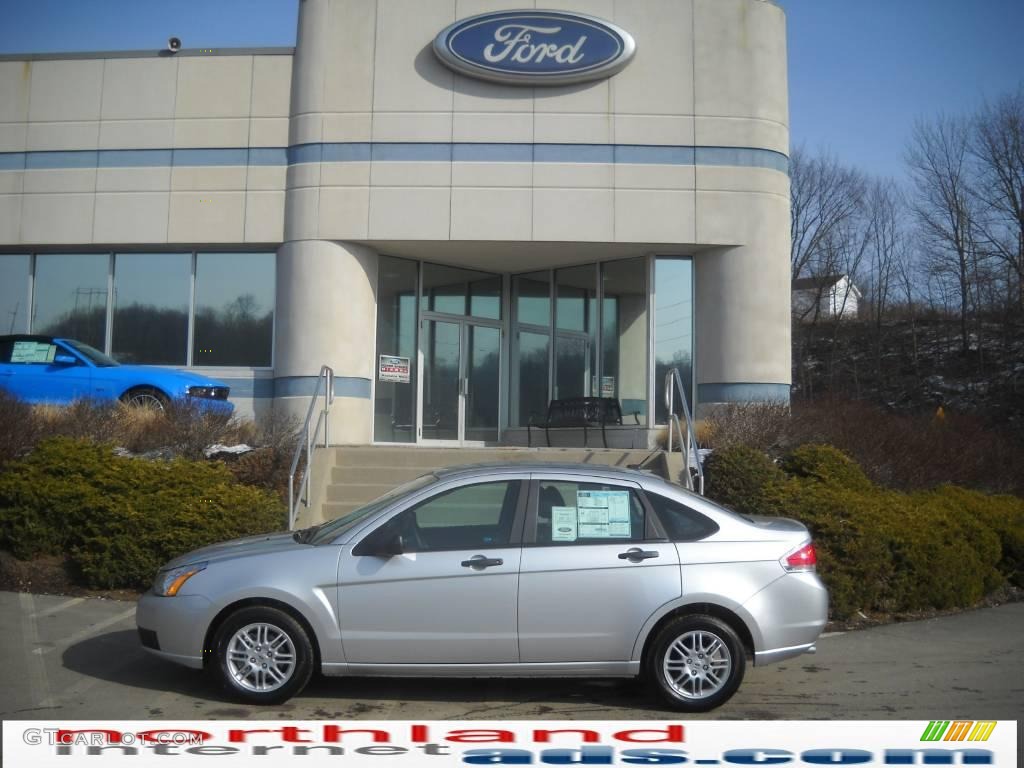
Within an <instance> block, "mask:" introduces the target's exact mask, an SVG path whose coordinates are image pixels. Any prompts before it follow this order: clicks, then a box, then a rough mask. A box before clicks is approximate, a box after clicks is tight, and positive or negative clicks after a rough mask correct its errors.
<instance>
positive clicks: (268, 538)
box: [161, 532, 309, 570]
mask: <svg viewBox="0 0 1024 768" xmlns="http://www.w3.org/2000/svg"><path fill="white" fill-rule="evenodd" d="M308 547H309V544H299V543H298V542H297V541H295V539H293V538H292V534H291V533H288V532H285V533H264V534H261V535H259V536H246V537H245V538H243V539H232V540H231V541H222V542H220V543H218V544H211V545H210V546H208V547H202V548H201V549H194V550H192V551H191V552H188V553H186V554H184V555H181V556H180V557H176V558H174V559H173V560H171V561H170V562H168V563H167V564H166V565H165V566H164V567H163V568H162V569H161V570H166V569H168V568H177V567H178V566H179V565H188V564H189V563H196V562H222V561H224V560H234V559H236V558H240V557H248V556H250V555H265V554H268V553H270V552H279V551H284V550H293V549H306V548H308Z"/></svg>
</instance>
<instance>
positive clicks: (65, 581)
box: [0, 551, 140, 600]
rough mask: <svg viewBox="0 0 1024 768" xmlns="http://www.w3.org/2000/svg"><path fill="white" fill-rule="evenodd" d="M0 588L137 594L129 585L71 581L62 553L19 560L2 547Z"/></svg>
mask: <svg viewBox="0 0 1024 768" xmlns="http://www.w3.org/2000/svg"><path fill="white" fill-rule="evenodd" d="M0 590H4V591H8V592H32V593H33V594H37V595H70V596H72V597H105V598H108V599H111V600H138V599H139V594H140V593H139V592H137V591H136V590H132V589H85V588H84V587H80V586H77V585H76V584H75V582H74V577H73V575H72V573H71V572H70V569H69V567H68V563H67V561H66V560H64V558H62V557H56V556H45V557H38V558H36V559H34V560H19V559H17V558H16V557H14V555H12V554H11V553H10V552H4V551H0Z"/></svg>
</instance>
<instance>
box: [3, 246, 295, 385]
mask: <svg viewBox="0 0 1024 768" xmlns="http://www.w3.org/2000/svg"><path fill="white" fill-rule="evenodd" d="M275 274H276V256H275V254H274V253H271V252H257V253H200V254H196V253H189V252H185V253H180V252H179V253H117V254H110V253H38V254H35V255H34V256H31V255H23V254H12V255H7V254H0V311H2V312H3V313H4V314H3V316H2V318H0V320H2V323H3V325H0V328H2V329H3V330H2V332H3V333H25V332H28V333H35V334H41V335H50V336H61V337H65V338H69V339H75V340H78V341H80V342H84V343H85V344H88V345H90V346H92V347H95V348H96V349H98V350H101V351H103V352H105V353H106V354H108V355H111V356H112V357H113V358H114V359H116V360H117V361H118V362H121V363H133V364H153V365H175V366H221V367H251V368H263V367H270V366H271V365H272V364H273V337H274V302H275V291H276V285H275ZM27 306H31V312H26V311H25V308H26V307H27ZM189 339H192V340H193V343H192V344H191V345H190V344H189Z"/></svg>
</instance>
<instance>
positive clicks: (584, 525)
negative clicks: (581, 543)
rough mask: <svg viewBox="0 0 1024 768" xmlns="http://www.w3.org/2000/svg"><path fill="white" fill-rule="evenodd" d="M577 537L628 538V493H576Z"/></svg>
mask: <svg viewBox="0 0 1024 768" xmlns="http://www.w3.org/2000/svg"><path fill="white" fill-rule="evenodd" d="M576 505H577V506H578V507H579V536H580V538H589V539H612V538H630V537H631V536H632V528H631V525H630V517H629V491H577V492H576Z"/></svg>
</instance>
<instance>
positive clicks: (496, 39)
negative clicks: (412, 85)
mask: <svg viewBox="0 0 1024 768" xmlns="http://www.w3.org/2000/svg"><path fill="white" fill-rule="evenodd" d="M434 51H435V53H437V55H438V57H439V58H440V59H441V61H443V62H444V63H445V64H446V65H448V66H449V67H451V68H452V69H454V70H455V71H456V72H461V73H462V74H464V75H469V76H470V77H476V78H481V79H483V80H493V81H495V82H499V83H512V84H521V85H565V84H567V83H581V82H585V81H587V80H598V79H601V78H605V77H610V76H611V75H614V74H615V73H616V72H618V71H619V70H620V69H622V68H623V67H625V66H626V65H627V64H628V63H629V60H630V59H631V58H633V53H634V52H635V51H636V43H635V42H634V41H633V38H632V36H630V34H629V33H628V32H626V31H625V30H624V29H621V28H619V27H617V26H615V25H614V24H611V23H609V22H607V21H604V20H602V19H598V18H595V17H593V16H584V15H582V14H577V13H562V12H560V11H531V10H525V11H503V12H501V13H485V14H483V15H480V16H473V17H471V18H468V19H463V20H461V21H457V22H455V23H454V24H452V25H451V26H449V27H446V28H445V29H443V30H442V31H441V33H440V34H439V35H438V36H437V37H436V38H435V39H434Z"/></svg>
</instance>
